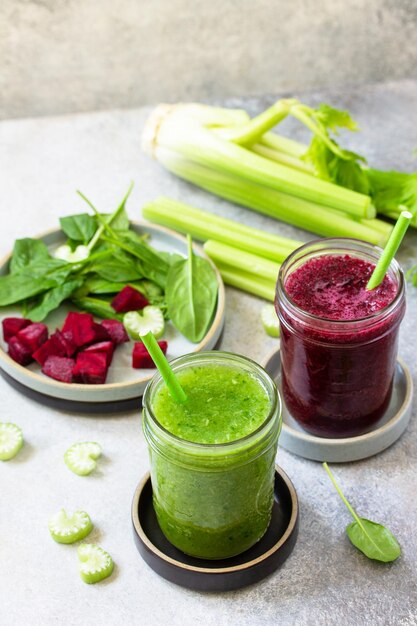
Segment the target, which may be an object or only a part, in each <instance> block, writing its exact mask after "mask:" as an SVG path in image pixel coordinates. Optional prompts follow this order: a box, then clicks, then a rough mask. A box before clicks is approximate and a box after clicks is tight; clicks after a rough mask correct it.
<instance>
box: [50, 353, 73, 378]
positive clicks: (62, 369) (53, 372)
mask: <svg viewBox="0 0 417 626" xmlns="http://www.w3.org/2000/svg"><path fill="white" fill-rule="evenodd" d="M73 369H74V359H68V358H67V357H65V356H48V358H47V359H46V361H45V363H44V364H43V366H42V372H43V373H44V374H46V375H47V376H49V377H50V378H54V379H55V380H60V381H61V382H62V383H72V379H73V375H72V370H73Z"/></svg>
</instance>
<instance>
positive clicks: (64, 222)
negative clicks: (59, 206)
mask: <svg viewBox="0 0 417 626" xmlns="http://www.w3.org/2000/svg"><path fill="white" fill-rule="evenodd" d="M59 223H60V225H61V228H62V230H63V231H64V233H65V234H66V235H67V237H69V238H70V239H72V240H73V241H76V242H77V243H79V242H81V243H83V244H87V243H89V241H90V240H91V239H92V237H93V235H94V233H95V232H96V230H97V220H96V219H95V217H94V216H93V215H89V214H88V213H78V214H77V215H68V216H67V217H60V218H59Z"/></svg>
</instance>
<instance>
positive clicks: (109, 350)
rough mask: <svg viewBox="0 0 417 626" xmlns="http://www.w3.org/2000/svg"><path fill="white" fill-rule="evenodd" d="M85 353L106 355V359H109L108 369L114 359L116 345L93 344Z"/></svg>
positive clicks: (109, 342) (109, 343)
mask: <svg viewBox="0 0 417 626" xmlns="http://www.w3.org/2000/svg"><path fill="white" fill-rule="evenodd" d="M83 352H84V353H85V354H86V353H87V352H88V354H90V353H96V352H101V353H103V354H105V355H106V359H107V360H106V364H107V367H109V366H110V363H111V362H112V359H113V352H114V343H113V342H112V341H100V343H92V344H91V346H88V348H85V350H83ZM80 354H81V352H80Z"/></svg>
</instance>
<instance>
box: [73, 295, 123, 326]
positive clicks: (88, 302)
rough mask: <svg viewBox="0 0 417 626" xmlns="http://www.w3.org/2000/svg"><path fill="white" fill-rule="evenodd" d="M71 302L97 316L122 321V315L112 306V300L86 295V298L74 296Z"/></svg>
mask: <svg viewBox="0 0 417 626" xmlns="http://www.w3.org/2000/svg"><path fill="white" fill-rule="evenodd" d="M71 302H73V304H75V306H76V307H77V308H78V309H80V310H81V311H86V313H91V314H92V315H97V317H101V318H102V319H113V320H116V319H117V320H120V321H122V316H121V315H119V314H117V313H116V312H115V310H114V309H113V308H112V307H111V305H110V302H107V301H106V300H101V299H100V298H90V297H87V296H86V297H84V298H72V300H71Z"/></svg>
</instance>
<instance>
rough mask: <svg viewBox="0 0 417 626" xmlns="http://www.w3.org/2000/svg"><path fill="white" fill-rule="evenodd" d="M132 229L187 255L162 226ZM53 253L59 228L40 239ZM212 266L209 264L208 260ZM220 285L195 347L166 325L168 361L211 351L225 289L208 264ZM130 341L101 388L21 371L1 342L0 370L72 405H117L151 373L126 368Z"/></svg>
mask: <svg viewBox="0 0 417 626" xmlns="http://www.w3.org/2000/svg"><path fill="white" fill-rule="evenodd" d="M132 226H133V228H134V229H135V230H136V231H137V232H141V233H147V234H149V235H150V241H151V243H152V245H153V246H154V247H155V248H157V249H160V250H166V251H168V252H177V253H179V254H182V255H186V254H187V243H186V240H185V238H184V237H182V236H181V235H178V234H177V233H174V232H173V231H171V230H168V229H166V228H162V227H161V226H153V225H152V226H151V225H149V224H144V223H143V224H142V223H133V225H132ZM39 238H40V239H42V241H44V242H45V243H46V244H47V246H48V247H50V248H51V249H52V250H53V249H54V248H55V247H57V246H58V245H60V244H62V243H63V242H64V241H65V237H64V235H63V233H62V232H61V231H60V230H54V231H50V232H47V233H45V234H43V235H41V236H40V237H39ZM193 247H194V251H195V253H196V254H199V255H201V256H204V257H205V258H207V257H206V255H205V254H204V251H203V250H202V249H201V248H200V247H199V246H196V245H194V246H193ZM209 261H210V260H209ZM8 262H9V256H8V257H6V258H5V259H3V260H2V261H0V276H1V275H4V274H5V273H7V268H8ZM210 263H211V261H210ZM213 267H214V269H215V271H216V274H217V280H218V283H219V295H218V300H217V309H216V313H215V316H214V319H213V322H212V325H211V327H210V329H209V331H208V332H207V335H206V336H205V337H204V339H203V340H202V341H201V342H200V343H198V344H195V343H191V342H190V341H188V340H187V339H186V338H185V337H183V335H181V333H179V332H178V331H177V330H176V329H175V328H174V327H173V325H172V324H171V323H168V324H167V327H166V331H165V334H164V339H166V340H167V341H168V354H167V357H168V358H169V359H174V358H176V357H179V356H181V355H183V354H187V353H189V352H200V351H201V350H211V349H212V348H214V346H215V345H216V343H217V341H218V339H219V337H220V335H221V332H222V329H223V325H224V311H225V291H224V285H223V282H222V279H221V277H220V274H219V272H218V271H217V269H216V268H215V266H214V265H213ZM68 311H69V308H68V307H67V306H64V305H63V306H61V307H60V308H59V309H57V311H54V312H53V313H52V314H51V315H49V316H48V318H47V319H46V320H45V323H46V324H47V325H48V327H49V330H50V331H54V330H55V328H58V327H61V326H62V323H63V321H64V318H65V316H66V314H67V312H68ZM20 315H21V314H20V311H19V309H18V308H17V307H13V308H12V307H8V308H7V309H2V311H1V314H0V322H1V320H2V319H3V318H4V317H9V316H20ZM132 349H133V342H129V343H125V344H122V345H121V346H119V347H118V348H117V350H116V352H115V355H114V358H113V362H112V365H111V367H110V369H109V373H108V376H107V381H106V384H104V385H82V384H71V385H69V384H66V383H61V382H59V381H56V380H53V379H52V378H48V377H47V376H45V375H44V374H42V372H41V371H40V366H39V365H38V364H37V363H33V364H31V365H29V366H28V367H22V366H21V365H18V363H16V362H15V361H13V360H12V359H11V358H10V357H9V356H8V355H7V345H6V344H5V342H4V341H3V339H0V367H1V368H2V370H3V371H4V372H5V373H6V374H7V375H8V376H9V377H11V378H12V379H13V380H15V381H17V382H18V383H20V384H21V385H24V386H25V387H27V388H29V389H32V390H34V391H36V392H39V393H42V394H45V395H47V396H51V397H53V398H60V399H62V400H72V401H76V402H91V403H96V402H111V401H113V402H114V401H121V400H127V399H130V398H138V397H140V396H141V395H142V394H143V392H144V390H145V387H146V384H147V382H148V381H149V380H150V379H151V378H152V376H153V374H154V373H155V370H149V369H147V370H145V369H143V370H135V369H133V368H132V366H131V353H132Z"/></svg>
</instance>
